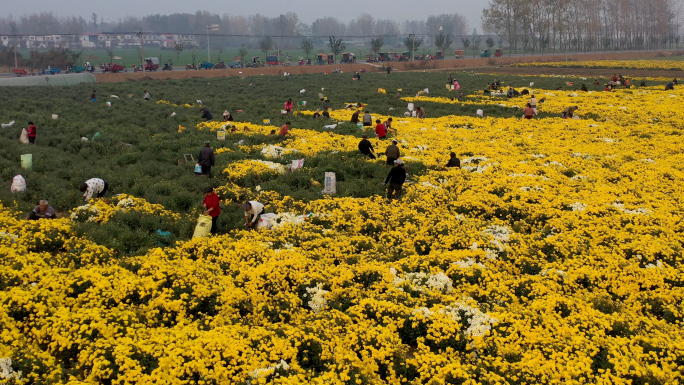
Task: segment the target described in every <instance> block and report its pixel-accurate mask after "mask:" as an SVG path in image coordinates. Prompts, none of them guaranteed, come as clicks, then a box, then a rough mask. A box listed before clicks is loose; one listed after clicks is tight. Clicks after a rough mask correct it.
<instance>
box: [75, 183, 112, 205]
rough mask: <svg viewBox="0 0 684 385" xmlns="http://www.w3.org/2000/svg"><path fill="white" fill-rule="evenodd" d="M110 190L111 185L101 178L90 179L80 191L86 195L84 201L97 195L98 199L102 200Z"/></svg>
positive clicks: (82, 185)
mask: <svg viewBox="0 0 684 385" xmlns="http://www.w3.org/2000/svg"><path fill="white" fill-rule="evenodd" d="M108 188H109V184H108V183H107V182H105V181H104V180H102V179H100V178H90V179H88V180H87V181H85V183H83V184H81V186H80V187H79V190H81V192H84V193H85V194H83V199H85V200H88V199H90V198H92V197H93V194H95V197H96V198H102V197H103V196H104V195H105V193H106V192H107V189H108Z"/></svg>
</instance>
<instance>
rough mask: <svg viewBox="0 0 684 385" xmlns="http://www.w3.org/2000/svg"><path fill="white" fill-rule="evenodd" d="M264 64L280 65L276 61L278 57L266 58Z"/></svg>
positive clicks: (270, 56)
mask: <svg viewBox="0 0 684 385" xmlns="http://www.w3.org/2000/svg"><path fill="white" fill-rule="evenodd" d="M266 64H268V65H270V66H277V65H278V64H280V62H279V60H278V56H275V55H269V56H266Z"/></svg>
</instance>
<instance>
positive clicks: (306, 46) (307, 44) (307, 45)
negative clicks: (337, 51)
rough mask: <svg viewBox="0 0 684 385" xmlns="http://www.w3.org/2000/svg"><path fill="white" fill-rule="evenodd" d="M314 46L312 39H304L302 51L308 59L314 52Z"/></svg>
mask: <svg viewBox="0 0 684 385" xmlns="http://www.w3.org/2000/svg"><path fill="white" fill-rule="evenodd" d="M313 48H314V45H313V41H312V40H311V38H306V39H302V49H303V50H304V52H305V53H306V58H307V59H308V58H309V54H311V51H313Z"/></svg>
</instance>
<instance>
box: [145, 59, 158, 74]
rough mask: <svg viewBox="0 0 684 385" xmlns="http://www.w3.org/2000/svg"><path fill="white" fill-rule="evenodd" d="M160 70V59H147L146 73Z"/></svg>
mask: <svg viewBox="0 0 684 385" xmlns="http://www.w3.org/2000/svg"><path fill="white" fill-rule="evenodd" d="M158 69H159V58H156V57H146V58H145V71H156V70H158Z"/></svg>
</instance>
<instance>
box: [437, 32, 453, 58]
mask: <svg viewBox="0 0 684 385" xmlns="http://www.w3.org/2000/svg"><path fill="white" fill-rule="evenodd" d="M452 44H454V37H453V36H452V35H448V34H447V35H445V34H444V33H443V32H440V33H439V35H437V36H435V47H437V48H438V49H440V50H442V51H447V50H448V49H449V47H451V45H452ZM445 54H446V52H445Z"/></svg>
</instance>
